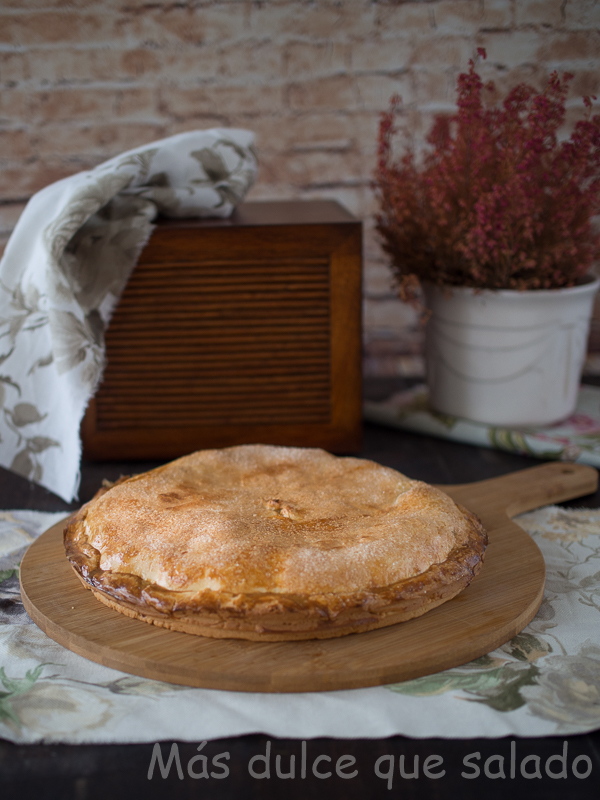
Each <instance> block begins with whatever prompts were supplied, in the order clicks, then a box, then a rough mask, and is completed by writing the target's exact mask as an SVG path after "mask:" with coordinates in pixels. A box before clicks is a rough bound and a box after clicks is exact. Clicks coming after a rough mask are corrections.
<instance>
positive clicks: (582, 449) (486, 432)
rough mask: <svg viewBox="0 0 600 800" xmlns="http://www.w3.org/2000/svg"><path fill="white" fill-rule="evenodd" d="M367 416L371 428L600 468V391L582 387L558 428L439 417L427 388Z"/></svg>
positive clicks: (371, 408) (377, 405)
mask: <svg viewBox="0 0 600 800" xmlns="http://www.w3.org/2000/svg"><path fill="white" fill-rule="evenodd" d="M364 416H365V419H366V420H368V421H369V422H377V423H379V424H381V425H389V426H390V427H392V428H401V429H402V430H407V431H414V432H415V433H425V434H427V435H428V436H438V437H439V438H441V439H452V441H455V442H466V443H467V444H475V445H478V446H479V447H491V448H494V449H495V450H508V451H510V452H513V453H520V454H521V455H526V456H534V457H535V458H547V459H561V460H563V461H578V462H579V463H581V464H591V465H592V466H594V467H600V387H599V386H581V387H580V389H579V395H578V399H577V407H576V408H575V411H574V412H573V414H572V415H571V416H570V417H569V418H568V419H566V420H563V421H562V422H559V423H557V424H555V425H548V426H545V427H540V428H502V427H494V426H492V425H484V424H482V423H479V422H471V421H470V420H466V419H460V418H459V417H451V416H449V415H448V414H439V413H437V412H436V411H434V410H433V409H432V408H430V406H429V392H428V390H427V387H426V386H425V385H424V384H419V385H417V386H413V387H412V388H410V389H407V390H405V391H403V392H398V393H396V394H394V395H392V396H391V397H389V398H388V399H386V400H381V401H374V400H373V401H367V402H366V403H365V407H364Z"/></svg>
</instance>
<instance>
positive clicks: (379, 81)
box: [356, 73, 416, 112]
mask: <svg viewBox="0 0 600 800" xmlns="http://www.w3.org/2000/svg"><path fill="white" fill-rule="evenodd" d="M356 88H357V91H358V95H359V98H360V101H359V104H360V108H362V109H364V110H370V111H376V112H379V111H385V110H387V109H388V108H389V104H390V99H391V97H392V96H393V95H395V94H398V95H400V97H401V98H402V102H403V103H404V104H405V105H408V104H409V103H412V102H414V101H415V99H416V97H415V93H414V86H413V81H412V78H411V76H410V74H408V73H401V74H400V75H362V76H359V77H358V78H357V79H356Z"/></svg>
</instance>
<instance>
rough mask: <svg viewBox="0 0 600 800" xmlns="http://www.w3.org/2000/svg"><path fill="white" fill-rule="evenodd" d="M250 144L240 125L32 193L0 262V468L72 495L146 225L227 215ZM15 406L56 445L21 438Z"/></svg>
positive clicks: (133, 155) (182, 139)
mask: <svg viewBox="0 0 600 800" xmlns="http://www.w3.org/2000/svg"><path fill="white" fill-rule="evenodd" d="M252 141H253V136H252V134H251V133H250V132H248V131H238V130H232V131H228V130H227V129H224V130H221V129H214V130H211V131H191V132H189V133H184V134H178V135H176V136H173V137H170V138H169V139H165V140H163V141H160V142H155V143H152V144H151V145H147V146H144V147H140V148H137V149H135V150H132V151H129V152H127V153H124V154H122V155H121V156H118V157H116V158H113V159H111V160H110V161H107V162H105V163H104V164H100V165H99V166H98V167H96V168H95V169H93V170H90V171H88V172H81V173H78V174H76V175H73V176H71V177H70V178H65V179H64V180H62V181H59V182H57V183H56V184H52V185H51V186H48V187H46V188H45V189H44V190H42V191H41V192H39V193H38V194H37V195H35V196H34V197H33V198H32V199H31V201H30V202H29V204H28V205H27V207H26V209H25V211H24V212H23V214H22V216H21V219H20V220H19V222H18V224H17V226H16V228H15V230H14V232H13V234H12V236H11V239H10V241H9V243H8V245H7V247H6V251H5V254H4V257H3V258H2V262H1V264H0V366H1V369H2V373H3V374H2V376H0V390H1V394H2V397H1V398H0V400H1V402H2V408H3V413H2V414H0V464H2V465H4V466H6V467H9V468H11V469H14V470H15V471H17V472H19V474H21V475H25V476H27V477H29V478H30V479H32V480H34V481H36V482H41V483H42V484H43V485H44V486H46V487H47V488H49V489H51V490H52V491H54V492H56V493H57V494H59V495H60V496H61V497H63V498H64V499H65V500H67V501H70V500H71V499H73V497H74V495H75V494H76V490H77V483H78V475H79V458H80V448H79V446H78V441H77V437H78V433H79V425H80V422H81V418H82V416H83V413H84V411H85V408H86V406H87V403H88V401H89V399H90V397H91V395H92V394H93V392H94V391H95V390H96V388H97V386H98V383H99V381H100V379H101V376H102V371H103V368H104V349H105V347H104V334H105V330H106V326H107V325H108V324H109V322H110V318H111V315H112V312H113V310H114V308H115V306H116V304H117V302H118V300H119V298H120V296H121V293H122V291H123V289H124V287H125V285H126V283H127V281H128V279H129V276H130V274H131V271H132V270H133V268H134V267H135V264H136V262H137V260H138V258H139V255H140V253H141V251H142V249H143V247H144V246H145V244H146V242H147V241H148V238H149V236H150V235H151V233H152V230H153V220H154V219H155V217H156V215H157V213H159V212H160V213H163V214H167V215H170V216H183V217H185V216H211V215H213V216H226V215H227V214H229V213H230V212H231V210H232V209H233V206H234V205H235V204H236V203H237V202H239V201H240V200H241V199H242V198H243V197H244V195H245V194H246V192H247V191H248V189H249V188H250V186H251V184H252V182H253V180H254V178H255V176H256V157H255V154H254V152H253V151H252V150H251V149H250V145H251V144H252ZM193 154H195V155H193ZM13 390H14V392H16V393H17V394H18V397H15V396H14V392H13ZM61 400H62V401H63V402H61ZM18 403H20V404H21V408H20V409H18V408H17V405H16V404H18ZM22 404H29V406H30V407H35V408H36V409H37V411H38V412H39V419H37V420H36V421H35V422H33V421H32V422H31V423H24V424H25V427H27V426H28V425H29V424H31V425H32V426H33V425H37V430H36V431H35V433H36V435H39V436H44V437H46V439H47V440H52V441H53V442H58V443H59V444H58V445H54V444H53V445H52V446H49V447H46V448H45V449H41V450H40V449H39V445H38V446H37V447H38V449H36V444H35V443H32V442H30V441H24V439H25V438H26V437H24V436H23V435H22V434H21V432H20V431H21V428H22V427H23V426H22V425H21V424H20V420H21V419H22V417H21V416H20V414H21V413H22V412H23V408H25V406H23V405H22ZM67 409H69V410H68V411H67ZM55 446H56V447H60V448H61V460H60V462H59V460H58V459H57V458H56V457H55V450H54V447H55Z"/></svg>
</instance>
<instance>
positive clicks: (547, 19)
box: [515, 0, 568, 27]
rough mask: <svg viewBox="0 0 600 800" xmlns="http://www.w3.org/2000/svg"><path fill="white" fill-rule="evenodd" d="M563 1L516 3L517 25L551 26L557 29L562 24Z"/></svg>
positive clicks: (540, 0) (544, 0)
mask: <svg viewBox="0 0 600 800" xmlns="http://www.w3.org/2000/svg"><path fill="white" fill-rule="evenodd" d="M564 5H568V4H565V3H564V2H563V0H519V2H518V3H515V22H516V23H517V25H549V26H552V27H557V26H560V25H561V24H562V21H563V13H562V9H563V6H564Z"/></svg>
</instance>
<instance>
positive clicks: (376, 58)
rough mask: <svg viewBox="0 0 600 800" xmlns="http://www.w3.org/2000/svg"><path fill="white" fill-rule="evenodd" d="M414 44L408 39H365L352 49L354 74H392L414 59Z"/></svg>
mask: <svg viewBox="0 0 600 800" xmlns="http://www.w3.org/2000/svg"><path fill="white" fill-rule="evenodd" d="M414 46H415V45H414V42H412V41H409V40H408V39H400V38H398V39H383V40H377V39H363V40H362V41H359V42H355V43H354V44H353V45H352V49H351V56H350V58H351V66H352V70H353V72H391V71H394V70H399V69H403V68H405V67H406V66H407V65H408V63H409V61H412V59H413V52H414Z"/></svg>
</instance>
